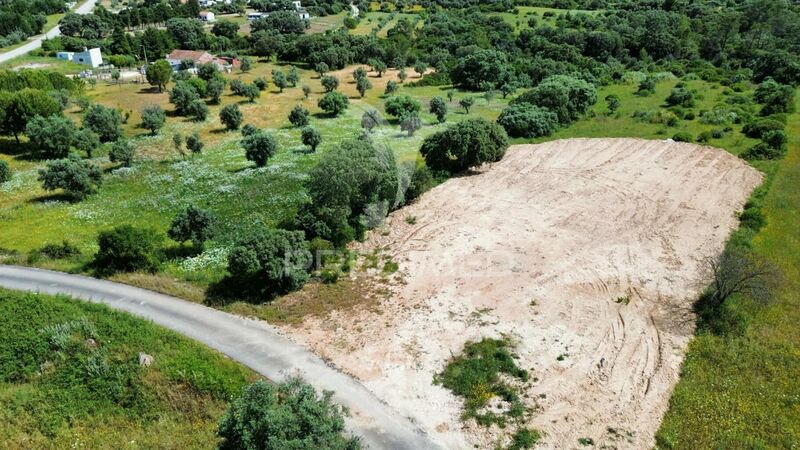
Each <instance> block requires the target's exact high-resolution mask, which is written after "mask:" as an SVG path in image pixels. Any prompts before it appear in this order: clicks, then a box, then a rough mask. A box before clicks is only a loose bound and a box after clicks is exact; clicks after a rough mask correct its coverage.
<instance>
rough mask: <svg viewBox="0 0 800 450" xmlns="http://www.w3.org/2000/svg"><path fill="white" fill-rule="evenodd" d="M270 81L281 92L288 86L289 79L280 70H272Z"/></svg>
mask: <svg viewBox="0 0 800 450" xmlns="http://www.w3.org/2000/svg"><path fill="white" fill-rule="evenodd" d="M272 83H273V84H275V86H276V87H277V88H278V89H280V92H281V93H282V92H283V90H284V89H286V87H287V86H289V81H288V80H287V79H286V74H285V73H283V71H282V70H273V71H272Z"/></svg>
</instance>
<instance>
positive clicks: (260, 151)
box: [242, 131, 278, 167]
mask: <svg viewBox="0 0 800 450" xmlns="http://www.w3.org/2000/svg"><path fill="white" fill-rule="evenodd" d="M242 147H243V148H244V153H245V157H246V158H247V159H248V160H249V161H253V162H254V163H256V166H257V167H264V166H266V165H267V161H268V160H269V158H271V157H273V156H274V155H275V153H277V152H278V141H276V140H275V138H274V137H273V136H272V135H271V134H269V133H267V132H265V131H259V132H257V133H254V134H251V135H249V136H245V138H244V139H242Z"/></svg>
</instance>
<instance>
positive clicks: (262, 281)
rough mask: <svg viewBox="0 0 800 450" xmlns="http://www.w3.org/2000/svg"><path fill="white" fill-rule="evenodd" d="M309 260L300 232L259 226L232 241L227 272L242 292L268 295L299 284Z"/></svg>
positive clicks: (304, 275)
mask: <svg viewBox="0 0 800 450" xmlns="http://www.w3.org/2000/svg"><path fill="white" fill-rule="evenodd" d="M311 262H312V259H311V252H309V249H308V242H306V241H305V239H304V237H303V233H302V232H301V231H286V230H273V229H270V228H266V227H261V228H258V229H256V230H255V231H253V232H251V233H250V234H248V235H246V236H245V237H243V238H241V239H239V240H238V241H237V242H236V244H235V246H234V247H233V250H231V253H230V255H229V256H228V272H230V274H231V277H232V279H233V280H235V281H236V283H237V284H238V286H240V287H241V289H242V290H243V292H244V293H245V294H248V295H250V296H253V298H259V297H261V296H265V297H266V298H269V297H271V296H273V295H276V294H284V293H287V292H291V291H294V290H296V289H299V288H300V287H302V286H303V285H304V284H305V283H306V281H308V277H309V274H308V271H309V269H310V268H311ZM262 300H263V299H262Z"/></svg>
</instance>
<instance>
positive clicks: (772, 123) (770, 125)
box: [742, 119, 785, 139]
mask: <svg viewBox="0 0 800 450" xmlns="http://www.w3.org/2000/svg"><path fill="white" fill-rule="evenodd" d="M784 126H785V125H784V124H783V123H782V122H780V121H779V120H775V119H759V120H756V121H755V122H750V123H748V124H746V125H745V126H744V127H742V133H744V135H745V136H747V137H751V138H753V139H761V136H762V135H763V134H764V133H766V132H767V131H775V130H783V128H784Z"/></svg>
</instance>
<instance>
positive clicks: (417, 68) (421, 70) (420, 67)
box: [414, 61, 428, 78]
mask: <svg viewBox="0 0 800 450" xmlns="http://www.w3.org/2000/svg"><path fill="white" fill-rule="evenodd" d="M426 70H428V65H427V64H425V63H424V62H423V61H417V63H416V64H414V72H417V75H418V76H419V77H420V78H422V75H424V74H425V71H426Z"/></svg>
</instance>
